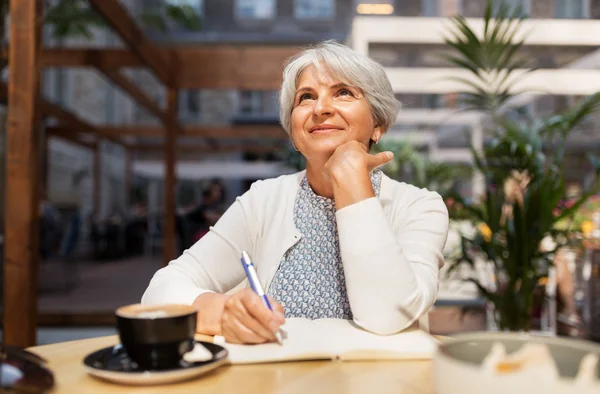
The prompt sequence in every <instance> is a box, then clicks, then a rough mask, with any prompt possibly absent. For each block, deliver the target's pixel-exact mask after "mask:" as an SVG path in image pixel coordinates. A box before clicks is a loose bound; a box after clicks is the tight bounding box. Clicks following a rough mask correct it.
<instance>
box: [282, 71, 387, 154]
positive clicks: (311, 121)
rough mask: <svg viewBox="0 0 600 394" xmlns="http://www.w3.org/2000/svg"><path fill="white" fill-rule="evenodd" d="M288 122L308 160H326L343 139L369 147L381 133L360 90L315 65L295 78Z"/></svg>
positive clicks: (299, 148) (297, 145)
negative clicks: (289, 120) (294, 93)
mask: <svg viewBox="0 0 600 394" xmlns="http://www.w3.org/2000/svg"><path fill="white" fill-rule="evenodd" d="M291 126H292V139H293V140H294V145H295V146H296V148H297V149H298V150H299V151H300V152H301V153H302V154H303V155H304V156H305V157H306V159H307V161H308V162H309V163H310V162H311V160H326V159H327V158H328V157H329V156H331V155H332V154H333V152H334V151H335V149H336V148H337V147H338V146H340V145H342V144H344V143H346V142H349V141H358V142H361V143H363V144H364V145H365V146H367V147H368V146H369V140H371V139H377V140H378V139H379V138H381V135H382V131H381V127H379V126H378V125H375V121H374V119H373V114H372V112H371V106H370V105H369V102H368V101H367V100H366V98H365V96H364V94H363V92H362V91H361V90H360V89H359V88H356V87H353V86H348V85H346V84H344V83H342V82H340V81H339V80H337V79H335V78H333V77H332V76H330V75H328V74H326V73H320V72H319V71H318V70H317V68H316V67H315V66H314V65H310V66H308V67H306V68H305V69H304V70H303V71H302V73H301V74H300V77H299V78H298V84H297V89H296V96H295V100H294V107H293V109H292V116H291Z"/></svg>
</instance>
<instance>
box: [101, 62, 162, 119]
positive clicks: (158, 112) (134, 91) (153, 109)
mask: <svg viewBox="0 0 600 394" xmlns="http://www.w3.org/2000/svg"><path fill="white" fill-rule="evenodd" d="M98 70H99V71H100V72H101V73H102V74H104V75H105V76H106V78H108V79H109V80H110V81H112V82H113V83H114V84H115V85H117V86H118V87H120V88H121V89H122V90H123V91H124V92H125V93H127V94H129V95H130V96H131V98H132V99H134V100H135V101H136V102H137V103H138V104H140V105H141V106H142V107H144V108H146V109H147V110H148V111H149V112H150V113H151V114H152V115H154V116H156V117H157V118H158V119H159V120H160V121H161V122H162V123H163V124H168V122H169V120H168V118H167V114H166V112H165V111H163V110H162V109H161V108H160V107H159V106H158V104H157V103H155V102H154V100H152V98H150V97H149V96H148V95H147V94H146V93H145V92H144V91H143V90H142V89H140V88H138V87H137V86H136V85H135V84H134V83H133V82H131V81H130V80H129V79H128V78H127V77H126V76H125V75H123V73H122V72H121V71H119V70H113V69H109V68H104V67H101V66H98Z"/></svg>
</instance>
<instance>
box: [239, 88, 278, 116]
mask: <svg viewBox="0 0 600 394" xmlns="http://www.w3.org/2000/svg"><path fill="white" fill-rule="evenodd" d="M239 95H240V96H239V98H240V99H239V101H240V103H239V104H240V107H239V108H240V110H239V113H240V114H241V115H272V116H276V115H277V113H278V111H279V106H278V102H277V92H276V91H270V90H267V91H263V90H242V91H240V92H239Z"/></svg>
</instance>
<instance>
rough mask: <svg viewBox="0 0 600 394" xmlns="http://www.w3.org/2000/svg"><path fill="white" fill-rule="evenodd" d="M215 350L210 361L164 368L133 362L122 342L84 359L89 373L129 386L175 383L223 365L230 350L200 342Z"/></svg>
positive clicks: (212, 350)
mask: <svg viewBox="0 0 600 394" xmlns="http://www.w3.org/2000/svg"><path fill="white" fill-rule="evenodd" d="M196 344H197V345H198V344H200V345H202V346H204V347H205V348H206V349H207V350H208V351H209V352H211V353H212V359H210V360H208V361H198V362H186V361H184V360H181V361H180V363H179V365H178V366H177V367H174V368H171V369H161V370H144V369H142V368H140V367H138V365H137V364H136V363H135V362H134V361H132V360H131V359H130V358H129V355H127V352H126V351H125V348H124V347H123V346H121V345H116V346H110V347H107V348H103V349H100V350H97V351H95V352H93V353H90V354H89V355H88V356H87V357H86V358H85V359H84V360H83V364H84V365H85V367H86V369H87V371H88V373H90V374H91V375H92V376H95V377H97V378H100V379H104V380H108V381H111V382H114V383H121V384H128V385H154V384H164V383H173V382H178V381H181V380H187V379H191V378H194V377H196V376H200V375H202V374H204V373H206V372H208V371H212V370H213V369H215V368H218V367H220V366H221V365H223V364H224V363H225V362H226V361H227V350H226V349H225V348H224V347H222V346H219V345H215V344H214V343H209V342H200V341H196Z"/></svg>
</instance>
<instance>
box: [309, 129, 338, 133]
mask: <svg viewBox="0 0 600 394" xmlns="http://www.w3.org/2000/svg"><path fill="white" fill-rule="evenodd" d="M340 130H341V129H336V128H323V129H315V130H313V131H311V132H310V134H328V133H333V132H336V131H340Z"/></svg>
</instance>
